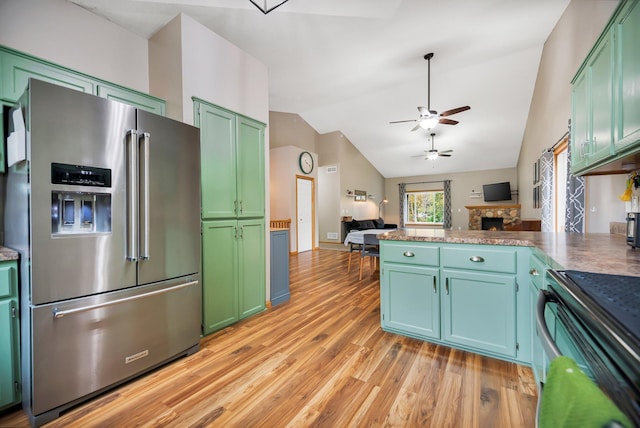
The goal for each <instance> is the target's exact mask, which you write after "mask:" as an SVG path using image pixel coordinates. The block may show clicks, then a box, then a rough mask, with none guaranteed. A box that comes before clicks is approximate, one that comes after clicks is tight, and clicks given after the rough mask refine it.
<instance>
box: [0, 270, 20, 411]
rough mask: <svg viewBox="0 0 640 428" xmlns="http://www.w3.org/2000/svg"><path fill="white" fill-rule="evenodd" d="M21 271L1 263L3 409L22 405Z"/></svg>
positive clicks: (0, 393)
mask: <svg viewBox="0 0 640 428" xmlns="http://www.w3.org/2000/svg"><path fill="white" fill-rule="evenodd" d="M18 314H19V312H18V268H17V262H15V261H3V262H0V410H2V409H5V408H7V407H10V406H12V405H14V404H17V403H19V402H20V399H21V397H20V386H19V385H20V338H19V335H20V330H19V329H20V326H19V320H20V319H19V316H18Z"/></svg>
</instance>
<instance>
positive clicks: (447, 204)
mask: <svg viewBox="0 0 640 428" xmlns="http://www.w3.org/2000/svg"><path fill="white" fill-rule="evenodd" d="M442 228H443V229H451V180H444V219H443V221H442Z"/></svg>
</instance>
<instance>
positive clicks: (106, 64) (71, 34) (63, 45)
mask: <svg viewBox="0 0 640 428" xmlns="http://www.w3.org/2000/svg"><path fill="white" fill-rule="evenodd" d="M0 44H3V45H5V46H8V47H11V48H13V49H17V50H19V51H23V52H25V53H28V54H30V55H33V56H36V57H40V58H42V59H45V60H47V61H51V62H53V63H56V64H59V65H63V66H65V67H68V68H71V69H73V70H76V71H80V72H82V73H86V74H89V75H91V76H95V77H99V78H101V79H104V80H108V81H110V82H114V83H117V84H120V85H123V86H126V87H129V88H132V89H136V90H138V91H142V92H148V91H149V68H148V59H147V57H148V47H147V40H146V39H143V38H141V37H139V36H137V35H135V34H133V33H131V32H129V31H128V30H125V29H123V28H122V27H119V26H117V25H115V24H113V23H111V22H109V21H107V20H105V19H102V18H100V17H98V16H97V15H94V14H92V13H90V12H88V11H86V10H84V9H83V8H81V7H79V6H76V5H75V4H72V3H69V2H67V1H65V0H46V1H38V0H1V1H0Z"/></svg>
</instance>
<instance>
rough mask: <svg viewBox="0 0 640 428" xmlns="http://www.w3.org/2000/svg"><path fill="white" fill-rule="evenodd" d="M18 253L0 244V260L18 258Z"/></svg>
mask: <svg viewBox="0 0 640 428" xmlns="http://www.w3.org/2000/svg"><path fill="white" fill-rule="evenodd" d="M19 256H20V254H19V253H18V252H17V251H16V250H12V249H11V248H7V247H3V246H2V245H0V262H6V261H11V260H18V258H19Z"/></svg>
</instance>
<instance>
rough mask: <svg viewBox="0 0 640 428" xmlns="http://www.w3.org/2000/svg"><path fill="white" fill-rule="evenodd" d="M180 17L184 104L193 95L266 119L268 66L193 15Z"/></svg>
mask: <svg viewBox="0 0 640 428" xmlns="http://www.w3.org/2000/svg"><path fill="white" fill-rule="evenodd" d="M181 18H182V74H183V91H184V92H183V94H182V96H183V103H184V105H190V103H191V97H192V96H194V95H195V96H197V97H200V98H202V99H205V100H207V101H210V102H212V103H214V104H217V105H219V106H222V107H224V108H227V109H229V110H231V111H234V112H236V113H241V114H243V115H245V116H248V117H251V118H253V119H256V120H259V121H260V122H263V123H269V90H268V88H269V75H268V72H267V66H266V65H264V64H262V63H261V62H259V61H258V60H257V59H255V58H254V57H252V56H251V55H249V54H247V53H245V52H243V51H242V50H240V49H239V48H238V47H236V46H235V45H233V44H231V43H230V42H228V41H227V40H225V39H223V38H222V37H220V36H218V35H217V34H215V33H214V32H212V31H211V30H209V29H208V28H207V27H205V26H204V25H202V24H200V23H198V22H197V21H195V20H194V19H193V18H191V17H189V16H186V15H181ZM240 70H242V72H239V71H240ZM184 113H185V117H184V119H185V121H186V122H189V119H190V117H189V114H190V112H189V111H187V110H186V109H185V112H184ZM192 113H193V111H192V110H191V114H192ZM267 140H268V137H267ZM267 147H268V145H267Z"/></svg>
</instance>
